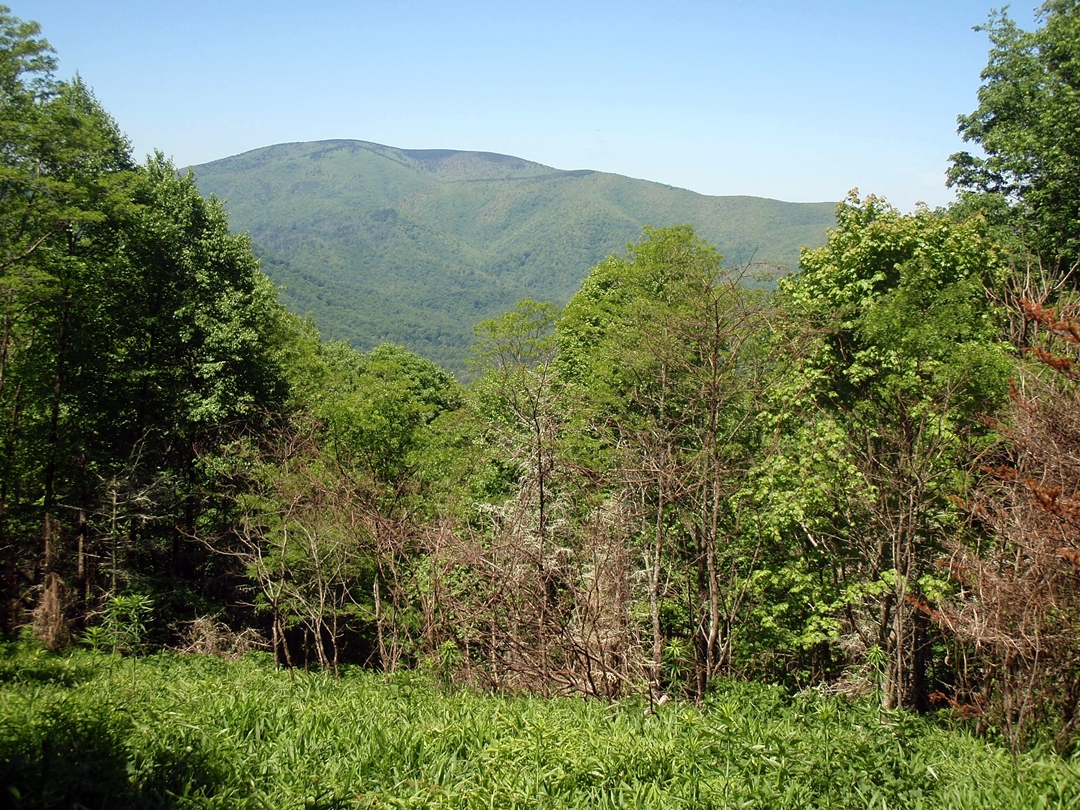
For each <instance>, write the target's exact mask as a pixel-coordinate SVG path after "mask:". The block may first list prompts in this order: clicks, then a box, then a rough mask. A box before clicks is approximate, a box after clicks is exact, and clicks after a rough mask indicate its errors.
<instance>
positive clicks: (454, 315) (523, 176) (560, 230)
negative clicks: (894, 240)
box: [192, 140, 835, 374]
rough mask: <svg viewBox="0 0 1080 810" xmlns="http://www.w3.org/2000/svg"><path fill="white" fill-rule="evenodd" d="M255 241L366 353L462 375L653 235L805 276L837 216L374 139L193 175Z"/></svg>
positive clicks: (273, 151) (293, 299) (298, 294)
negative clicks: (597, 269)
mask: <svg viewBox="0 0 1080 810" xmlns="http://www.w3.org/2000/svg"><path fill="white" fill-rule="evenodd" d="M192 168H193V170H194V172H195V178H196V182H197V183H198V186H199V189H200V190H201V191H202V193H203V194H207V195H209V194H214V195H217V196H218V197H220V198H222V199H223V200H224V201H225V207H226V209H227V210H228V212H229V215H230V221H231V223H232V227H233V228H234V229H237V230H242V231H247V232H248V233H250V235H251V238H252V241H253V242H254V244H255V248H256V253H257V254H258V255H259V256H260V258H261V259H262V261H263V269H264V270H265V271H266V272H267V273H268V274H269V275H270V277H271V278H272V279H273V280H274V281H275V282H276V283H278V284H280V285H283V286H284V290H283V291H282V293H281V299H282V302H283V303H284V304H285V305H286V306H288V307H289V308H290V309H292V310H293V311H296V312H299V313H301V314H304V313H310V314H312V315H313V316H314V318H315V320H316V322H317V323H318V324H319V327H320V329H321V330H322V332H323V334H324V335H326V336H328V337H332V338H338V339H343V340H348V341H350V342H351V343H352V344H353V345H354V346H356V347H357V348H360V349H368V348H371V347H373V346H375V345H377V344H379V343H381V342H384V341H394V342H397V343H401V344H404V345H405V346H407V347H408V348H410V349H412V350H414V351H416V352H418V353H419V354H422V355H424V356H427V357H429V358H431V359H432V360H435V361H436V362H438V363H440V364H442V365H443V366H445V367H446V368H448V369H450V370H453V371H455V372H457V373H459V374H462V373H464V372H465V370H466V368H467V367H466V365H465V358H466V357H468V354H469V346H470V345H471V343H472V337H473V335H472V326H473V324H475V323H476V322H477V321H480V320H482V319H484V318H489V317H493V316H495V315H498V314H500V313H502V312H504V311H506V310H507V309H509V308H510V307H512V306H513V304H514V302H515V301H517V300H519V299H521V298H524V297H526V296H529V297H532V298H534V299H538V300H552V301H555V302H557V303H560V304H561V303H565V302H566V300H567V299H568V298H569V297H570V296H571V295H573V293H574V292H575V291H576V290H577V288H578V285H579V284H580V283H581V280H582V279H583V278H584V277H585V275H586V274H587V272H588V270H589V268H590V267H592V266H593V265H594V264H596V263H597V262H598V261H599V260H600V259H602V258H604V257H605V256H607V255H609V254H611V253H617V252H620V251H622V250H623V249H624V248H625V246H626V244H627V243H629V242H633V241H637V240H638V239H639V238H640V236H641V229H642V226H644V225H653V226H656V227H661V226H664V225H671V224H676V223H685V222H689V223H691V224H693V225H694V226H695V227H696V228H697V230H698V233H699V234H700V235H701V236H703V237H704V238H706V239H708V240H709V241H711V242H713V243H715V244H716V245H717V246H718V247H719V248H720V250H721V252H722V253H723V254H724V255H725V257H726V261H727V263H728V264H729V265H733V264H744V263H746V262H749V261H751V260H754V261H756V262H757V261H762V262H775V263H778V264H780V265H784V266H787V267H794V266H795V263H796V261H797V258H798V251H799V248H800V247H802V246H803V245H809V246H817V245H820V244H822V243H823V242H824V241H825V229H826V228H828V227H830V226H831V225H832V224H833V210H834V207H835V204H834V203H828V202H826V203H786V202H779V201H777V200H767V199H763V198H759V197H709V196H705V195H702V194H696V193H694V192H692V191H686V190H683V189H677V188H672V187H671V186H665V185H661V184H659V183H651V182H648V181H645V180H634V179H631V178H629V177H623V176H621V175H616V174H608V173H605V172H596V171H561V170H558V169H552V168H550V167H548V166H542V165H541V164H539V163H532V162H530V161H527V160H522V159H520V158H516V157H509V156H507V155H497V154H492V153H488V152H459V151H451V150H442V149H425V150H410V149H395V148H393V147H389V146H381V145H379V144H375V143H367V142H365V141H347V140H335V141H318V142H314V143H289V144H280V145H278V146H268V147H265V148H263V149H256V150H254V151H251V152H245V153H244V154H241V155H236V156H234V157H229V158H225V159H223V160H217V161H214V162H212V163H206V164H203V165H201V166H194V167H192Z"/></svg>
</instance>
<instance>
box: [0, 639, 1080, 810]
mask: <svg viewBox="0 0 1080 810" xmlns="http://www.w3.org/2000/svg"><path fill="white" fill-rule="evenodd" d="M0 696H2V700H0V707H2V708H0V763H2V764H0V785H3V789H4V790H5V791H6V793H7V795H6V796H5V800H6V801H7V802H9V804H8V806H11V807H14V808H23V809H24V810H31V809H33V810H37V808H60V807H73V806H82V807H87V808H103V807H119V806H124V807H145V808H155V807H191V808H197V807H206V808H210V807H221V808H249V807H251V808H256V807H257V808H270V807H273V808H348V807H417V808H420V807H425V808H428V807H431V808H435V807H446V808H451V807H454V808H486V807H492V806H497V807H552V808H576V807H581V808H585V807H588V808H595V807H601V808H635V807H641V808H645V807H650V808H652V807H672V808H676V807H687V808H690V807H693V808H707V807H756V808H770V810H780V809H781V808H816V807H820V808H859V810H862V808H866V807H897V808H899V807H905V808H907V807H923V808H950V810H954V809H956V808H972V809H974V808H983V807H1000V808H1003V810H1007V809H1008V808H1018V809H1019V808H1024V810H1028V808H1037V807H1044V808H1070V807H1076V806H1077V805H1078V804H1080V778H1078V777H1080V764H1078V763H1076V762H1074V761H1066V760H1062V759H1059V758H1057V757H1056V756H1054V755H1052V754H1046V753H1044V752H1032V753H1028V754H1022V755H1021V756H1020V757H1019V758H1018V759H1017V760H1015V761H1014V760H1013V759H1012V757H1011V756H1010V755H1009V754H1007V753H1006V752H1005V751H1003V750H1002V749H1000V748H994V747H992V746H987V745H986V744H985V742H984V741H981V740H978V739H976V738H974V737H973V736H971V735H970V733H968V732H965V731H962V730H951V729H949V728H948V727H942V726H938V725H935V724H934V723H933V722H930V721H927V720H923V719H920V718H916V717H913V716H911V715H906V714H898V713H890V712H880V711H878V710H876V709H875V708H874V707H872V706H869V705H866V704H858V705H853V704H851V703H849V702H847V701H844V700H841V699H836V698H826V697H821V696H819V695H816V694H812V693H808V694H803V695H798V696H796V697H794V698H789V697H787V696H786V695H785V694H784V693H783V692H782V691H781V690H779V689H776V688H772V687H765V686H759V685H754V684H745V683H734V682H719V683H717V684H715V685H714V688H713V689H712V690H711V691H710V693H709V695H708V697H707V699H706V701H705V704H704V705H703V706H701V707H695V706H689V705H676V704H668V705H667V706H664V707H661V708H659V709H657V710H655V712H654V713H653V712H649V711H647V709H648V704H646V703H644V702H642V701H641V700H625V701H621V702H618V703H615V704H606V703H601V702H598V701H581V700H571V699H547V700H544V699H539V698H535V697H517V698H500V697H482V696H479V695H476V694H473V693H471V692H467V691H452V692H445V691H442V690H440V689H437V688H435V687H434V686H433V684H432V682H431V681H430V680H429V679H427V678H424V677H421V676H417V675H411V674H410V675H398V676H394V677H386V676H381V675H375V674H371V673H362V672H353V671H350V672H348V673H346V674H344V675H343V676H342V677H341V678H340V679H333V678H329V677H327V676H325V675H319V674H311V675H309V674H307V673H304V672H294V673H291V674H290V673H285V672H282V671H279V670H274V669H273V668H272V667H271V665H270V662H269V661H268V660H265V659H263V658H253V657H248V658H245V659H244V660H242V661H239V662H236V663H226V662H223V661H221V660H219V659H216V658H213V657H206V656H201V657H195V658H192V657H187V658H184V657H176V656H173V655H160V656H154V657H151V658H145V659H143V660H141V661H139V664H138V679H137V681H136V683H135V685H133V684H132V682H131V680H130V679H128V678H126V677H125V673H124V671H123V668H115V669H114V660H113V658H112V657H111V656H108V655H102V654H97V655H92V654H86V653H82V654H77V655H72V656H70V657H67V658H64V659H57V658H52V657H48V658H46V657H42V656H41V655H40V654H39V655H32V654H28V653H26V652H23V653H19V654H12V653H11V652H10V651H9V652H7V653H6V654H5V655H4V657H3V658H2V659H0ZM76 762H77V763H79V766H78V767H72V763H76Z"/></svg>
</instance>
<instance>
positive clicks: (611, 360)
mask: <svg viewBox="0 0 1080 810" xmlns="http://www.w3.org/2000/svg"><path fill="white" fill-rule="evenodd" d="M765 315H766V308H765V306H764V296H763V294H762V293H761V292H760V291H755V290H753V289H750V288H748V287H746V286H744V285H743V284H742V279H741V277H740V275H739V273H737V272H725V271H724V270H723V269H722V268H721V256H720V255H719V253H718V252H717V251H716V249H715V248H714V247H713V246H711V245H709V244H707V243H706V242H704V241H703V240H701V239H700V238H698V237H697V236H696V234H695V233H694V231H693V229H692V228H691V227H689V226H676V227H671V228H662V229H658V230H653V229H646V231H645V234H644V237H643V238H642V240H641V241H640V242H639V243H637V244H635V245H631V246H630V247H629V252H628V255H627V256H625V257H610V258H608V259H606V260H605V261H604V262H601V263H600V264H599V265H597V267H595V268H594V269H593V270H592V271H591V272H590V274H589V276H588V278H587V279H586V280H585V282H584V283H583V284H582V288H581V290H580V292H578V293H577V294H576V295H575V296H574V298H573V299H572V300H571V301H570V303H569V304H568V305H567V308H566V312H565V314H564V316H563V318H562V319H561V320H560V322H559V326H558V338H559V349H560V356H559V364H560V367H561V371H562V373H563V375H564V378H565V379H566V380H567V383H568V385H569V386H570V387H571V389H572V390H573V389H576V391H577V394H578V396H579V397H580V399H581V400H582V402H583V403H584V411H583V413H584V421H583V424H582V425H581V435H582V437H583V440H582V441H580V442H579V448H582V449H585V451H586V452H585V454H584V455H583V458H585V459H588V463H590V464H592V465H594V468H595V469H596V473H595V474H596V475H598V476H599V477H601V479H602V480H604V481H605V483H606V486H607V487H609V488H610V491H611V492H613V493H617V498H619V499H620V500H621V501H623V503H624V504H626V505H627V507H628V508H629V510H630V512H631V513H632V514H634V515H635V517H636V520H637V522H638V528H637V531H636V532H635V535H636V538H635V540H636V542H637V543H639V544H641V545H642V546H643V549H642V550H643V551H644V557H645V559H646V560H647V563H646V570H645V572H644V576H645V578H646V580H647V582H648V587H647V593H648V603H649V608H648V609H649V624H650V628H649V635H650V636H651V644H650V650H649V658H650V661H651V678H652V680H653V682H654V685H655V686H657V687H659V686H660V683H661V681H662V680H663V677H664V675H663V673H664V663H665V660H668V661H669V663H671V664H672V665H673V666H669V667H668V669H669V670H672V671H676V670H679V669H681V668H682V666H683V665H682V662H681V661H677V660H675V659H681V657H682V654H681V653H680V654H675V652H674V651H675V650H676V649H692V651H693V652H692V653H691V654H690V657H691V658H692V659H693V666H692V667H691V669H692V671H693V683H692V684H691V689H692V691H693V692H694V693H695V694H697V695H698V696H699V697H700V696H701V695H702V694H703V692H704V689H705V687H706V686H707V684H708V682H709V680H710V679H711V678H712V677H713V676H714V675H716V674H719V673H721V672H723V671H725V670H727V668H728V666H729V663H730V657H729V656H730V650H731V640H732V637H733V631H734V627H735V625H736V616H737V615H738V611H739V609H740V606H741V604H742V593H743V589H742V588H741V586H740V581H741V580H742V579H744V578H745V577H746V576H748V575H749V573H750V569H752V568H753V566H754V556H755V555H754V553H753V543H752V542H751V545H750V551H749V553H747V548H746V546H745V545H744V544H743V542H742V541H743V540H744V539H745V537H744V536H743V535H742V533H741V532H740V528H739V527H740V521H741V513H742V505H743V504H742V500H741V498H740V497H739V495H738V492H739V490H740V488H741V484H742V482H743V480H744V478H745V475H746V472H747V470H748V467H749V464H750V451H751V448H752V447H754V445H755V442H754V441H753V440H752V438H751V437H752V436H753V435H754V433H755V416H754V414H755V411H756V408H757V401H758V399H759V397H760V396H761V393H762V392H763V390H765V388H766V387H767V377H768V374H767V372H766V369H767V367H768V366H769V363H768V361H767V358H766V357H765V356H764V355H763V354H762V353H761V352H760V351H759V348H760V347H761V345H762V342H761V338H762V336H763V334H764V327H765V323H766V318H765ZM628 539H629V538H628ZM635 556H636V555H635Z"/></svg>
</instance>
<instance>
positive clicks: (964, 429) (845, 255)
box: [771, 194, 1011, 708]
mask: <svg viewBox="0 0 1080 810" xmlns="http://www.w3.org/2000/svg"><path fill="white" fill-rule="evenodd" d="M985 231H986V224H985V222H984V221H983V220H981V219H979V218H975V219H970V220H966V221H963V222H956V221H954V220H951V219H949V218H947V217H945V216H942V215H939V214H935V213H932V212H930V211H928V210H926V209H922V210H919V211H917V212H916V213H915V214H913V215H901V214H900V213H899V212H897V211H896V210H895V209H893V208H892V207H890V206H888V205H887V204H885V203H884V202H883V201H881V200H879V199H877V198H874V197H872V196H871V197H868V198H866V199H865V200H862V201H860V200H859V199H858V197H857V196H855V195H854V194H852V196H850V197H849V198H848V200H847V201H846V202H845V203H843V204H841V205H840V206H839V208H838V209H837V227H836V228H835V229H834V230H833V231H831V232H830V234H829V239H828V242H827V244H826V245H825V246H824V247H822V248H820V249H818V250H815V251H807V252H804V254H803V257H802V260H801V262H800V264H801V272H800V274H799V275H798V276H795V277H792V278H790V279H788V280H785V281H784V282H783V283H782V285H781V289H780V299H781V303H782V305H783V307H784V308H785V310H786V311H787V312H789V313H791V315H792V316H793V320H792V322H791V324H792V326H794V325H795V324H798V323H802V324H805V325H806V326H807V327H809V330H810V331H807V332H806V333H805V336H804V341H808V342H809V347H810V349H809V352H808V353H807V354H806V356H805V358H804V359H803V360H802V362H801V363H800V364H799V367H798V369H797V371H796V379H795V380H793V384H792V385H791V386H790V387H789V388H788V389H787V391H788V394H787V395H789V396H798V397H800V398H801V400H802V401H803V403H804V407H803V408H802V409H801V411H800V410H796V409H787V410H785V413H786V414H787V416H786V417H785V421H786V424H784V425H782V426H781V430H782V431H783V432H784V434H785V435H786V436H787V439H786V441H789V442H790V444H788V445H787V446H786V447H784V446H783V445H782V446H781V459H783V458H785V457H786V459H787V461H786V463H787V464H791V465H794V467H795V468H796V469H799V468H802V467H803V466H804V465H803V462H802V460H800V459H799V458H798V456H797V455H794V454H799V453H803V452H805V451H806V450H808V449H811V448H812V449H813V452H814V453H817V454H821V453H829V454H830V456H831V457H830V458H829V459H828V462H827V465H826V466H828V467H832V468H833V469H834V470H836V471H847V473H846V474H845V476H846V477H847V479H848V480H844V477H845V476H836V475H833V476H829V477H827V478H825V479H824V482H825V483H826V486H825V487H824V490H823V488H822V483H823V480H822V479H814V478H809V479H806V480H805V481H803V482H799V481H798V480H797V478H796V476H792V477H791V478H790V479H789V480H791V481H792V482H794V483H796V486H797V489H798V490H799V491H801V492H803V493H804V495H803V496H800V497H797V498H796V502H797V503H800V505H801V509H792V508H791V502H790V501H784V503H785V504H786V506H785V509H784V511H783V514H784V515H786V518H785V519H786V520H788V521H790V523H789V525H788V528H787V529H786V530H785V531H786V532H787V535H788V536H789V537H790V538H791V539H792V541H793V542H794V543H795V544H796V545H795V546H794V547H795V548H801V549H802V552H800V553H801V554H802V556H806V557H809V558H810V559H812V560H813V559H816V560H818V561H819V564H821V565H823V566H827V568H826V569H825V570H828V571H829V573H830V574H831V578H832V580H833V582H834V583H835V586H834V588H833V593H834V597H833V599H831V600H825V603H833V604H836V605H838V604H839V603H838V602H837V601H836V600H837V599H838V598H840V597H842V596H843V595H844V593H846V594H847V595H848V596H849V597H857V598H863V597H866V598H868V599H869V602H867V603H866V605H865V606H870V610H869V611H868V612H866V613H863V614H861V615H862V616H863V618H862V619H856V620H854V621H853V623H852V624H853V626H851V627H850V628H849V629H850V631H851V632H853V633H856V634H858V635H859V637H860V638H861V639H862V641H863V643H864V644H865V645H866V647H867V648H870V647H872V646H874V645H878V646H880V647H881V648H882V649H884V650H886V652H887V653H888V656H889V658H888V660H889V668H888V678H887V684H886V698H887V700H888V701H889V702H890V703H891V704H892V705H905V706H915V707H918V708H925V707H926V706H927V696H928V690H927V679H928V671H927V667H928V664H929V659H928V657H927V655H926V651H927V649H928V646H927V635H926V629H927V628H926V624H927V622H926V620H925V615H924V614H923V613H922V612H921V611H920V610H917V609H916V606H917V605H918V604H923V603H926V602H927V601H928V600H932V599H933V595H932V593H930V592H929V591H932V590H933V589H932V588H931V589H929V590H928V589H927V588H926V587H925V583H926V582H927V580H926V578H927V577H932V575H933V568H932V563H933V562H934V560H935V559H936V557H937V555H938V553H939V552H940V550H941V548H942V547H943V545H942V541H943V539H944V538H945V537H946V536H947V535H949V534H951V533H954V532H956V531H957V530H958V523H959V520H958V515H957V508H956V507H955V505H953V504H952V502H951V501H950V497H953V496H955V495H957V494H959V493H961V492H963V489H964V486H965V481H964V474H963V471H964V470H966V469H967V468H968V467H969V465H970V463H971V460H972V458H973V454H974V453H975V452H976V451H977V450H978V449H979V447H981V446H983V445H984V444H985V441H986V436H987V429H986V427H985V421H984V417H985V416H986V415H988V414H993V413H994V412H995V411H996V409H997V408H999V407H1000V406H1001V405H1002V404H1003V403H1004V402H1005V399H1006V395H1007V391H1008V375H1009V372H1010V369H1011V363H1010V361H1009V359H1008V356H1007V352H1006V350H1005V349H1004V347H1003V346H1002V345H1001V344H999V343H998V342H997V338H998V335H999V330H1000V325H999V323H998V320H997V317H996V316H995V313H994V312H993V310H992V309H991V307H990V306H989V304H988V301H987V295H986V287H987V285H991V286H992V285H994V284H998V283H1000V277H1001V275H1002V272H1003V271H1002V265H1001V261H1000V259H999V257H998V255H997V252H996V249H995V245H994V243H993V242H992V241H991V240H988V239H987V238H986V237H985ZM785 454H793V455H786V456H785ZM771 463H774V464H775V463H776V462H775V461H774V462H771ZM852 478H854V480H852ZM853 497H854V498H856V499H858V500H859V501H860V504H858V505H854V504H852V503H851V502H850V499H851V498H853ZM801 498H805V500H801ZM830 503H831V505H830ZM807 507H810V508H811V509H813V510H821V509H824V510H825V513H824V514H820V513H819V514H818V515H816V516H815V515H813V514H812V512H811V513H810V514H808V512H809V511H810V510H808V509H807ZM853 507H854V508H853ZM844 516H850V517H849V519H846V520H845V519H843V518H844ZM814 526H817V527H818V528H819V530H821V533H820V534H817V535H816V536H815V534H816V533H815V530H814V528H813V527H814ZM823 527H824V529H823ZM822 529H823V530H822ZM801 564H802V563H801V561H800V563H799V565H801ZM830 569H831V570H830ZM875 594H879V595H880V597H881V598H878V596H875ZM840 601H842V599H841V600H840ZM865 606H864V607H865ZM850 616H852V617H854V616H855V612H854V610H853V611H852V613H851V614H850ZM809 618H812V616H811V617H808V619H809Z"/></svg>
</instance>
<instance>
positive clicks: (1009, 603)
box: [925, 301, 1080, 747]
mask: <svg viewBox="0 0 1080 810" xmlns="http://www.w3.org/2000/svg"><path fill="white" fill-rule="evenodd" d="M1024 311H1025V313H1026V315H1027V317H1028V318H1029V319H1030V320H1031V321H1032V324H1033V330H1039V331H1041V334H1042V337H1043V340H1042V342H1041V344H1040V345H1038V346H1036V347H1034V348H1032V349H1030V350H1029V353H1030V354H1031V355H1032V356H1034V357H1035V358H1036V359H1037V360H1039V361H1040V363H1041V367H1040V366H1036V367H1034V368H1032V369H1027V370H1025V372H1024V373H1023V375H1022V377H1021V379H1020V380H1019V381H1018V382H1017V383H1016V384H1015V385H1014V388H1013V396H1012V400H1013V404H1012V416H1011V420H1010V423H1009V424H1008V425H1007V426H1002V428H1001V429H1002V433H1003V435H1004V437H1005V440H1006V443H1005V446H1004V448H1003V449H1000V450H999V451H998V453H999V457H998V458H996V459H993V460H992V461H991V463H989V464H987V465H985V466H984V467H983V469H982V471H983V473H985V482H984V485H983V487H982V491H981V492H980V493H979V494H978V496H977V497H976V498H974V499H973V500H972V502H971V503H970V504H969V511H970V514H971V516H972V518H973V521H974V522H975V523H976V525H977V526H978V527H980V528H982V529H983V530H984V531H985V534H986V535H987V536H988V538H989V539H988V540H985V541H984V543H983V545H982V546H981V547H976V548H971V547H969V546H965V545H962V544H960V543H956V544H954V545H953V547H952V549H951V551H952V553H951V556H950V557H949V558H948V559H947V560H945V561H944V562H943V565H945V566H946V567H947V568H948V570H949V571H950V573H951V574H952V575H953V577H954V578H955V579H956V580H957V581H958V582H959V583H960V584H961V588H960V593H959V595H958V596H957V598H955V599H953V600H951V601H950V602H948V603H947V604H945V605H943V606H941V608H940V609H939V610H933V611H931V610H929V609H928V608H927V609H926V610H925V612H927V613H929V614H930V617H931V619H932V620H933V621H935V622H936V623H938V624H939V625H941V626H943V627H945V628H947V629H949V630H951V631H952V632H954V633H956V634H957V635H959V636H960V637H961V638H963V639H966V640H968V641H969V642H970V643H971V645H972V646H973V647H974V649H975V651H976V653H979V654H981V655H979V656H978V661H977V665H976V663H975V662H970V661H969V662H966V663H967V664H968V671H967V673H966V674H967V675H968V677H969V680H970V681H971V683H970V684H969V686H970V687H971V688H977V689H978V691H979V692H980V694H979V695H978V700H979V701H980V702H981V703H983V704H986V705H991V706H993V710H994V714H993V715H991V716H990V717H988V718H987V719H988V720H990V721H997V722H999V723H1000V724H1001V727H1002V729H1003V730H1004V731H1005V733H1006V735H1007V736H1008V738H1009V740H1010V742H1011V743H1012V744H1013V745H1014V746H1018V745H1021V744H1023V743H1024V742H1025V741H1026V740H1027V739H1029V738H1030V735H1031V733H1032V731H1033V730H1035V729H1036V728H1038V727H1042V726H1044V725H1050V726H1052V727H1053V728H1054V729H1055V733H1056V742H1057V744H1058V745H1059V746H1060V747H1068V746H1069V745H1071V743H1072V741H1073V740H1075V738H1076V735H1077V730H1078V727H1080V713H1078V705H1080V389H1078V388H1077V386H1076V384H1075V383H1076V380H1077V377H1076V374H1075V369H1076V362H1077V355H1078V352H1080V323H1078V319H1077V317H1076V315H1077V313H1076V312H1074V311H1071V310H1058V311H1055V310H1052V309H1049V308H1045V307H1044V306H1042V305H1040V304H1038V303H1032V302H1030V301H1025V302H1024ZM1047 369H1049V371H1047ZM961 674H962V675H963V674H965V673H961Z"/></svg>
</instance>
